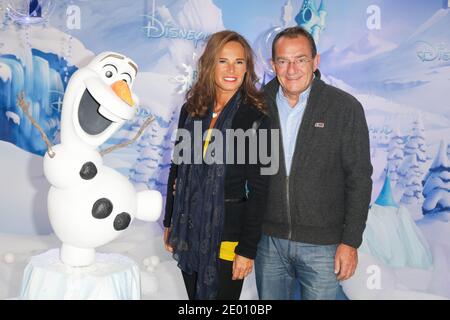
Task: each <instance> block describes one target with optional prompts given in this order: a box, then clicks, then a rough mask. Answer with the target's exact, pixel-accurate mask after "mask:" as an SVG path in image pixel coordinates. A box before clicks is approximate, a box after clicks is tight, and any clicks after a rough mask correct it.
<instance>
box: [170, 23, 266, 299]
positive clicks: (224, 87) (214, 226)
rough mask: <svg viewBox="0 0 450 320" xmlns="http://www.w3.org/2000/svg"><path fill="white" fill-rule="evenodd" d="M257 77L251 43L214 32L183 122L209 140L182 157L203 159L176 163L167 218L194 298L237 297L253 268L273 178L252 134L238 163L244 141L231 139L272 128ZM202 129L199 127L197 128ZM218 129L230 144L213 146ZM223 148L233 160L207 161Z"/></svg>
mask: <svg viewBox="0 0 450 320" xmlns="http://www.w3.org/2000/svg"><path fill="white" fill-rule="evenodd" d="M256 81H257V77H256V74H255V70H254V65H253V53H252V50H251V48H250V46H249V45H248V43H247V41H246V40H245V39H244V38H243V37H242V36H241V35H239V34H237V33H236V32H233V31H221V32H218V33H215V34H213V35H212V36H211V37H210V39H209V41H208V43H207V45H206V48H205V51H204V53H203V55H202V56H201V57H200V60H199V65H198V78H197V81H196V83H195V84H194V85H193V87H192V88H191V90H190V91H189V92H188V93H187V95H186V98H187V101H186V103H185V105H184V106H183V108H182V109H181V113H180V120H179V124H178V127H179V128H183V129H185V131H187V132H189V133H190V137H191V139H190V140H191V141H194V140H195V138H196V137H195V135H194V133H196V134H197V136H198V135H199V134H200V135H201V136H200V137H197V138H198V139H201V140H200V141H202V142H203V143H202V146H203V148H202V150H200V151H199V150H197V152H196V148H195V147H191V148H190V149H189V150H187V151H186V153H188V154H186V153H184V154H183V156H184V158H188V159H198V157H199V153H200V159H201V160H203V161H200V162H198V161H197V162H195V161H194V164H190V163H182V164H178V165H176V164H174V163H173V164H172V167H171V169H170V174H169V180H168V190H167V202H166V214H165V219H164V226H165V227H166V229H165V232H164V243H165V246H166V249H167V250H168V251H169V252H172V253H173V256H174V258H175V259H176V260H177V261H178V266H179V267H180V269H181V270H182V274H183V279H184V282H185V285H186V290H187V292H188V296H189V299H235V300H237V299H239V296H240V293H241V290H242V285H243V281H244V280H243V279H244V278H245V277H246V276H247V275H248V274H249V273H250V272H251V271H252V268H253V259H254V258H255V255H256V247H257V243H258V240H259V238H260V233H261V230H260V227H261V216H260V215H261V214H262V212H263V209H264V207H265V199H266V196H265V192H266V185H267V182H268V181H267V177H266V176H263V175H261V173H260V169H261V164H260V162H259V159H258V161H256V164H255V163H254V162H252V163H253V164H251V163H249V162H250V161H248V160H249V156H250V155H249V151H250V149H252V150H253V147H254V145H255V144H254V142H253V145H252V148H250V142H249V139H245V140H244V141H245V143H244V145H243V147H244V148H245V155H246V156H245V159H244V160H245V163H243V164H237V163H236V162H237V161H236V160H237V159H238V156H239V150H238V149H239V148H240V147H242V146H239V144H238V145H232V143H233V142H235V141H228V140H231V139H228V140H226V139H225V137H226V132H227V130H229V129H234V130H237V129H242V130H243V131H246V130H248V129H251V128H253V129H256V131H253V134H254V135H256V137H257V138H259V133H260V129H267V128H268V126H269V124H268V117H267V116H266V115H265V106H264V103H263V99H262V97H261V96H260V94H259V93H258V92H257V90H256V88H255V83H256ZM199 127H201V131H198V130H194V128H199ZM211 129H215V131H213V130H211ZM217 133H218V134H219V135H220V134H221V135H222V137H223V141H224V143H223V146H224V147H225V150H222V149H221V148H220V145H219V147H217V148H213V145H216V143H215V142H217V141H216V140H217ZM179 136H180V135H179ZM203 137H205V139H203ZM212 137H215V138H216V140H214V139H212ZM180 141H181V138H178V139H177V143H180ZM258 143H259V141H258ZM194 144H195V143H194ZM256 145H258V144H256ZM231 148H233V149H231ZM197 149H198V148H197ZM221 151H224V152H223V153H222V155H224V154H225V153H227V152H228V154H230V151H234V153H233V157H231V159H232V161H229V160H228V159H223V162H221V161H220V160H219V161H216V163H212V164H211V161H207V160H208V159H209V160H211V158H214V157H215V156H217V155H216V154H215V153H217V152H221ZM253 151H255V150H253ZM183 152H185V150H183ZM174 155H175V152H174ZM186 156H188V157H186ZM189 156H191V157H189ZM241 156H242V155H241ZM224 158H225V157H224ZM174 160H175V158H174ZM227 160H228V161H227ZM174 162H175V161H174ZM177 163H178V162H177Z"/></svg>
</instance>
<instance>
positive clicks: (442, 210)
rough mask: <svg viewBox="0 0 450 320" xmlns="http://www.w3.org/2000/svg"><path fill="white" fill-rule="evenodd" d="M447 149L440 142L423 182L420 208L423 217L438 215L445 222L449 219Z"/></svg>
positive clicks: (449, 182) (449, 190)
mask: <svg viewBox="0 0 450 320" xmlns="http://www.w3.org/2000/svg"><path fill="white" fill-rule="evenodd" d="M446 149H447V147H446V144H445V143H444V141H441V144H440V146H439V151H438V153H437V155H436V158H435V159H434V162H433V164H432V165H431V168H430V170H429V171H428V174H427V177H426V179H425V182H424V188H423V195H424V197H425V202H424V203H423V206H422V213H423V214H424V215H439V216H441V217H443V218H444V219H445V220H448V218H449V217H450V161H449V158H448V155H447V152H446V151H447V150H446Z"/></svg>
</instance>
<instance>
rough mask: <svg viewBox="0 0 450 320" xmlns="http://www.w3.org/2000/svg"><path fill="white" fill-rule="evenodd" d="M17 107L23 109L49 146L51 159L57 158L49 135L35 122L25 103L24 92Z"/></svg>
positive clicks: (18, 98)
mask: <svg viewBox="0 0 450 320" xmlns="http://www.w3.org/2000/svg"><path fill="white" fill-rule="evenodd" d="M17 105H18V106H19V108H20V109H22V111H23V113H24V114H25V115H26V116H27V118H28V120H30V122H31V124H32V125H33V126H35V127H36V129H37V130H38V131H39V133H40V134H41V137H42V139H43V140H44V142H45V144H46V145H47V148H48V155H49V156H50V158H53V157H54V156H55V152H54V151H53V149H52V143H51V142H50V140H49V139H48V137H47V135H46V134H45V132H44V130H43V129H42V127H41V126H40V125H39V123H37V122H36V120H34V118H33V117H32V116H31V114H30V105H29V104H28V103H27V102H26V101H25V94H24V93H23V91H22V92H21V93H20V94H19V96H18V97H17Z"/></svg>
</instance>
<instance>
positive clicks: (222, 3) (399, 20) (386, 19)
mask: <svg viewBox="0 0 450 320" xmlns="http://www.w3.org/2000/svg"><path fill="white" fill-rule="evenodd" d="M213 1H214V3H215V4H216V5H217V6H218V7H219V8H221V9H222V13H223V21H224V25H225V27H226V28H230V29H234V30H235V31H238V32H241V33H242V34H244V35H245V36H246V37H247V38H248V40H249V41H254V40H255V39H256V37H257V36H258V35H259V34H260V33H261V32H262V31H263V30H265V29H267V28H270V27H272V26H279V25H281V23H282V20H281V17H282V12H283V7H284V5H285V4H286V3H287V0H270V1H262V0H239V1H235V0H213ZM315 2H316V4H317V6H318V5H319V4H320V0H315ZM291 3H292V5H293V7H294V17H295V15H296V14H297V13H298V10H299V8H300V7H301V5H302V4H303V0H291ZM443 4H444V1H443V0H325V7H326V9H327V11H328V16H327V26H326V30H325V31H324V33H323V36H322V37H321V40H320V43H319V51H325V50H326V49H328V48H329V47H330V46H332V45H337V46H338V47H339V48H341V49H343V48H345V47H346V46H348V45H350V44H351V43H353V42H354V41H355V40H357V39H359V38H361V37H362V36H363V35H364V34H365V33H366V32H367V31H369V30H368V29H367V27H366V20H367V17H368V15H367V13H366V10H367V7H368V6H369V5H378V6H379V7H380V9H381V30H377V31H373V32H375V33H376V35H377V36H379V37H380V38H383V39H385V40H389V41H392V42H395V43H400V42H401V41H402V39H403V38H404V37H406V36H408V35H410V34H411V33H413V32H414V30H416V29H417V27H419V26H420V25H421V24H422V23H424V22H425V21H426V20H427V19H428V18H430V17H431V16H432V15H433V14H434V13H435V12H436V11H437V10H438V9H440V8H442V7H443Z"/></svg>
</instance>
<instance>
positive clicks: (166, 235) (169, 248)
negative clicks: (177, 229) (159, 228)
mask: <svg viewBox="0 0 450 320" xmlns="http://www.w3.org/2000/svg"><path fill="white" fill-rule="evenodd" d="M170 231H172V228H164V237H163V240H164V246H165V247H166V250H167V251H169V252H170V253H173V247H172V246H171V245H170V244H169V236H170Z"/></svg>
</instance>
